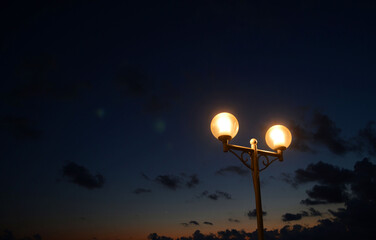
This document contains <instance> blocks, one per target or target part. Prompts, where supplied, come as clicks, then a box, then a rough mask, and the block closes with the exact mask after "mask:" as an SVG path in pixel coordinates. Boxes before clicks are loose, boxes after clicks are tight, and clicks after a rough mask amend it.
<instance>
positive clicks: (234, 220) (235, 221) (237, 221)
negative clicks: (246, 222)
mask: <svg viewBox="0 0 376 240" xmlns="http://www.w3.org/2000/svg"><path fill="white" fill-rule="evenodd" d="M228 221H229V222H234V223H240V221H239V220H238V219H234V218H229V219H228Z"/></svg>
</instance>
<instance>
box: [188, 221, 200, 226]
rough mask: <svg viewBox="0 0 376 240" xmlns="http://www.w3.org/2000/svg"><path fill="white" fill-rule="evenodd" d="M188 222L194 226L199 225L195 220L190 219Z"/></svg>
mask: <svg viewBox="0 0 376 240" xmlns="http://www.w3.org/2000/svg"><path fill="white" fill-rule="evenodd" d="M189 224H191V225H196V226H198V225H200V224H199V223H198V222H197V221H190V222H189Z"/></svg>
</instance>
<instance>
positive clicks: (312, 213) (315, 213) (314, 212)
mask: <svg viewBox="0 0 376 240" xmlns="http://www.w3.org/2000/svg"><path fill="white" fill-rule="evenodd" d="M309 215H310V216H312V217H318V216H322V214H321V212H320V211H318V210H316V209H314V208H313V207H311V208H309Z"/></svg>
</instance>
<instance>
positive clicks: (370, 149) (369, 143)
mask: <svg viewBox="0 0 376 240" xmlns="http://www.w3.org/2000/svg"><path fill="white" fill-rule="evenodd" d="M359 139H360V144H359V145H360V148H362V149H364V150H365V151H367V153H368V154H369V155H371V156H376V129H375V122H374V121H371V122H368V123H367V125H366V127H365V128H364V129H361V130H359Z"/></svg>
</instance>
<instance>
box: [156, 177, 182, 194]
mask: <svg viewBox="0 0 376 240" xmlns="http://www.w3.org/2000/svg"><path fill="white" fill-rule="evenodd" d="M154 181H155V182H157V183H159V184H161V185H162V186H164V187H166V188H168V189H171V190H174V191H175V190H176V189H178V188H179V187H180V185H181V179H180V178H179V177H177V176H174V175H159V176H158V177H156V178H155V180H154Z"/></svg>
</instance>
